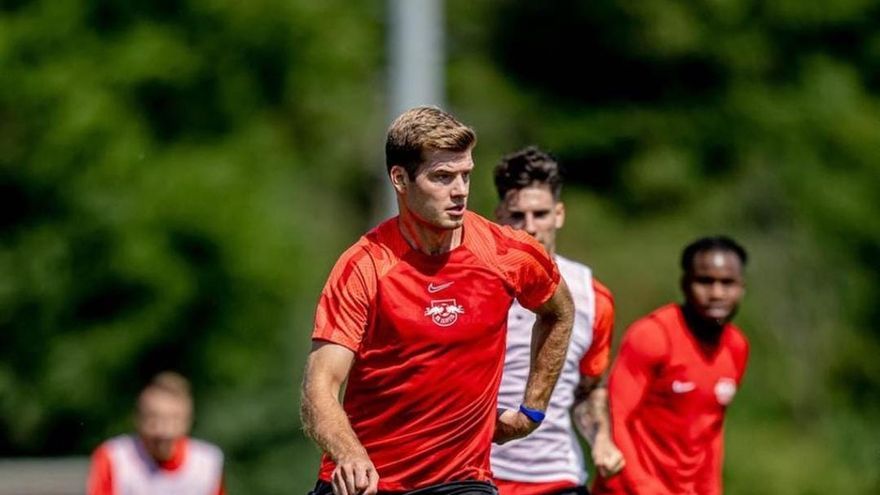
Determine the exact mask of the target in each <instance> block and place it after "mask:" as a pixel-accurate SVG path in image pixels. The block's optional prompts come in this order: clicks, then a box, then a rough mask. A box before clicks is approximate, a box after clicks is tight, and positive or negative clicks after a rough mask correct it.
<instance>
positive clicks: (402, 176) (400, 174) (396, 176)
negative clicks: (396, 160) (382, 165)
mask: <svg viewBox="0 0 880 495" xmlns="http://www.w3.org/2000/svg"><path fill="white" fill-rule="evenodd" d="M388 175H389V176H390V177H391V185H392V186H394V190H395V191H397V192H398V193H399V194H402V193H404V192H406V186H407V183H408V182H409V174H407V173H406V169H404V168H403V167H401V166H400V165H394V166H393V167H391V170H389V171H388Z"/></svg>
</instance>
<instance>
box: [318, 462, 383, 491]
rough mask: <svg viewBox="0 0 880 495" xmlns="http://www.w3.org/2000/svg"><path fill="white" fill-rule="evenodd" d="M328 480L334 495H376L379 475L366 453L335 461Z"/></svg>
mask: <svg viewBox="0 0 880 495" xmlns="http://www.w3.org/2000/svg"><path fill="white" fill-rule="evenodd" d="M330 480H331V484H332V485H333V494H334V495H376V492H377V491H378V489H379V473H378V472H377V471H376V468H375V466H373V462H372V461H370V458H369V457H368V456H367V453H366V452H363V453H357V454H352V455H347V456H345V457H340V458H339V459H337V460H336V469H334V470H333V475H332V476H331V478H330Z"/></svg>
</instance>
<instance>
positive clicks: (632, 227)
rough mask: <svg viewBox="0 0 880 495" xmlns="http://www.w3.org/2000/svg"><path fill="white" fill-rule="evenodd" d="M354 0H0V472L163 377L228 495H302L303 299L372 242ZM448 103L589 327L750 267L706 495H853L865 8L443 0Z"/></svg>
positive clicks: (872, 283)
mask: <svg viewBox="0 0 880 495" xmlns="http://www.w3.org/2000/svg"><path fill="white" fill-rule="evenodd" d="M385 9H386V6H385V5H384V3H383V2H379V1H376V0H372V1H366V2H342V1H338V0H325V1H323V2H309V1H302V0H285V1H281V0H251V1H249V2H217V1H210V0H176V1H175V0H149V1H146V0H137V1H135V0H131V1H122V0H52V1H48V0H0V197H2V199H3V206H2V209H0V274H2V275H0V456H6V457H10V456H11V457H21V456H58V455H86V454H88V453H89V452H90V451H91V449H92V448H94V447H95V446H96V445H97V444H98V443H99V442H100V441H101V440H102V439H103V438H105V437H107V436H110V435H113V434H118V433H120V432H123V431H127V430H128V429H130V426H131V411H132V405H133V403H134V398H135V395H136V393H137V391H138V390H139V388H140V387H141V386H142V385H143V384H144V383H145V382H146V381H147V380H148V378H149V377H150V376H151V375H152V374H153V373H155V372H156V371H159V370H162V369H166V368H171V369H176V370H179V371H181V372H183V373H185V374H186V375H187V376H189V377H190V378H191V379H192V381H193V383H194V388H195V390H196V392H197V397H196V400H197V422H196V430H195V434H196V435H197V436H201V437H204V438H206V439H209V440H212V441H214V442H216V443H218V444H219V445H221V446H222V447H223V449H224V450H225V452H226V455H227V478H228V480H227V481H228V486H229V491H230V493H233V494H236V493H247V494H270V493H293V492H297V493H301V492H304V491H305V490H307V489H308V488H309V487H310V486H311V485H312V484H313V483H314V476H315V473H316V467H317V461H318V452H317V450H316V448H315V447H313V446H312V444H311V443H310V442H308V441H307V440H305V439H304V438H303V436H302V433H301V430H300V424H299V419H298V412H297V411H298V390H297V387H298V384H299V380H300V376H301V367H302V363H303V358H304V356H305V353H306V351H307V349H308V343H309V333H310V330H311V319H312V315H313V309H314V304H315V302H316V300H317V295H318V292H319V290H320V287H321V286H322V284H323V282H324V279H325V277H326V276H327V274H328V273H329V270H330V267H331V265H332V263H333V261H334V260H335V259H336V257H337V256H338V255H339V254H340V253H341V252H342V251H343V250H344V249H345V248H346V247H347V246H348V245H349V244H350V243H352V242H354V241H355V240H356V239H357V237H358V236H359V235H360V234H361V233H363V231H365V230H366V229H368V228H369V227H370V226H371V225H372V224H373V223H374V222H375V220H376V216H375V213H374V212H376V211H377V210H378V209H379V208H380V207H381V205H380V204H379V203H381V198H382V194H381V193H380V192H379V191H380V188H381V187H383V182H382V181H383V180H384V178H383V177H382V172H383V170H384V166H383V154H382V146H383V140H384V131H385V127H386V126H387V123H388V120H389V116H388V115H386V110H385V107H386V101H387V100H386V95H385V91H386V90H385V87H386V85H385V79H386V66H387V60H386V55H385V43H386V34H387V29H388V26H387V21H386V12H385ZM446 15H447V19H446V50H447V60H448V63H447V69H448V74H447V81H446V83H447V87H448V105H447V106H448V108H449V109H451V110H452V111H453V113H455V114H456V115H457V116H458V117H459V118H461V119H462V120H463V121H465V122H467V123H469V124H472V125H473V126H474V127H475V128H476V129H477V132H478V135H479V139H480V143H479V145H478V147H477V150H476V160H477V164H478V168H477V172H476V175H475V178H474V184H473V190H472V200H471V205H472V209H474V210H476V211H478V212H481V213H483V214H485V215H490V214H491V211H492V209H493V207H494V202H495V197H494V194H493V191H492V188H491V168H492V166H493V165H494V163H495V162H496V161H497V160H498V158H499V157H500V156H501V155H502V154H504V153H506V152H508V151H511V150H513V149H515V148H519V147H521V146H523V145H526V144H538V145H540V146H542V147H544V148H546V149H548V150H550V151H551V152H553V153H554V154H555V155H556V156H557V157H558V158H559V159H560V160H561V162H562V163H563V164H564V165H566V166H567V169H568V178H569V185H568V187H567V189H566V191H565V192H564V199H565V201H566V203H567V206H568V223H567V225H566V227H565V229H564V231H563V233H562V234H561V238H560V243H561V245H560V251H561V252H563V253H564V254H566V255H567V256H570V257H573V258H575V259H580V260H584V261H586V262H588V263H589V264H591V265H593V267H594V269H595V271H596V273H597V274H598V276H599V277H600V278H602V279H603V280H604V281H605V282H606V283H607V284H608V285H609V286H610V287H611V288H612V290H613V291H614V292H615V294H616V298H617V307H618V324H617V329H618V332H621V331H623V329H624V328H625V327H626V325H628V324H629V323H631V322H632V321H634V320H635V319H636V318H638V317H639V316H641V315H642V314H644V313H646V312H648V311H650V310H651V309H653V308H655V307H657V306H659V305H661V304H663V303H665V302H668V301H670V300H677V299H678V298H679V296H678V290H677V284H678V276H679V275H678V268H677V259H678V256H679V251H680V249H681V248H682V247H683V246H684V244H686V243H687V242H689V241H690V240H692V239H693V238H695V237H697V236H699V235H703V234H711V233H727V234H730V235H733V236H735V237H736V238H738V239H739V240H741V241H742V242H743V243H744V244H745V245H746V246H747V248H748V249H749V251H750V253H751V255H752V261H751V263H750V266H749V268H748V277H749V289H748V294H747V298H746V301H745V303H744V305H743V309H742V312H741V315H740V317H739V320H738V322H739V323H740V324H741V326H743V327H744V328H745V330H746V332H747V334H748V335H749V337H750V339H751V341H752V347H753V350H752V359H751V364H750V368H749V371H748V373H747V378H746V381H745V384H744V386H743V388H742V390H741V391H740V393H739V394H738V397H737V401H736V402H735V403H734V406H733V407H732V408H731V410H730V414H729V418H728V423H727V440H728V445H727V462H726V466H725V480H726V486H727V489H728V493H731V494H757V493H767V494H779V495H787V494H792V495H794V494H820V493H852V494H874V493H878V492H880V462H878V461H880V429H878V428H877V426H876V425H877V421H878V420H880V360H878V358H877V356H878V354H880V330H878V329H877V328H878V327H877V321H880V309H878V308H880V305H878V304H877V301H880V262H878V259H880V194H878V191H880V160H878V155H880V2H878V1H876V0H838V1H836V2H801V1H794V0H778V1H775V2H757V1H754V0H688V1H683V2H666V1H660V0H643V1H640V2H626V1H623V0H596V1H591V2H579V1H572V0H561V1H559V2H553V3H552V4H550V3H546V5H545V4H542V3H540V2H527V1H523V0H504V1H497V0H496V1H488V0H469V1H464V0H448V2H447V3H446Z"/></svg>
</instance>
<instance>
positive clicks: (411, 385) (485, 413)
mask: <svg viewBox="0 0 880 495" xmlns="http://www.w3.org/2000/svg"><path fill="white" fill-rule="evenodd" d="M475 144H476V135H475V133H474V131H473V130H472V129H471V128H470V127H468V126H466V125H464V124H462V123H461V122H459V121H458V120H456V119H455V118H454V117H453V116H452V115H450V114H448V113H446V112H444V111H442V110H440V109H438V108H434V107H418V108H414V109H411V110H408V111H407V112H405V113H403V114H402V115H401V116H400V117H398V118H397V119H396V120H395V121H394V122H393V123H392V125H391V127H390V129H389V130H388V134H387V139H386V146H385V151H386V166H387V172H388V177H389V178H390V180H391V185H392V186H393V187H394V190H395V193H396V196H397V204H398V210H399V215H398V216H396V217H394V218H391V219H390V220H387V221H385V222H383V223H382V224H380V225H379V226H378V227H376V228H375V229H373V230H372V231H370V232H369V233H367V234H366V235H365V236H363V237H362V238H361V239H360V240H359V241H358V242H357V243H355V245H354V246H352V247H351V248H349V249H348V250H347V251H346V252H345V253H343V254H342V256H341V257H340V258H339V260H338V261H337V263H336V266H335V267H334V268H333V270H332V272H331V273H330V277H329V279H328V281H327V283H326V285H325V286H324V290H323V292H322V293H321V298H320V302H319V303H318V309H317V312H316V316H315V326H314V330H313V333H312V339H313V347H312V351H311V353H310V354H309V357H308V361H307V364H306V373H305V378H304V381H303V389H302V416H303V424H304V426H305V429H306V431H307V433H309V434H310V435H311V436H312V438H314V440H315V442H316V443H317V444H318V445H319V446H320V447H321V449H322V450H323V451H324V457H323V460H322V463H321V468H320V472H319V474H318V483H317V485H316V486H315V489H314V490H313V492H312V493H313V494H315V495H327V494H329V493H331V492H332V493H334V494H336V495H357V494H364V495H372V494H374V493H377V492H380V493H382V492H394V493H407V492H415V491H417V492H418V493H420V494H426V495H432V494H449V495H451V494H456V495H471V494H493V493H495V488H494V486H493V485H492V484H491V472H490V468H489V450H490V445H491V442H492V441H493V438H494V440H495V441H497V442H505V441H507V440H510V439H513V438H518V437H521V436H524V435H526V434H528V433H529V432H531V431H532V430H534V429H535V428H536V427H537V425H538V423H539V422H540V420H541V416H542V414H543V410H544V409H545V408H546V407H547V401H548V400H549V398H550V393H551V391H552V389H553V386H554V384H555V383H556V379H557V377H558V375H559V370H560V369H561V367H562V363H563V360H564V357H565V351H566V348H567V346H568V339H569V335H570V332H571V325H572V303H571V297H570V295H569V293H568V290H567V288H566V287H565V282H564V281H562V280H561V279H560V276H559V272H558V270H557V268H556V265H555V264H554V263H553V259H552V258H551V257H550V256H549V255H548V254H547V252H546V251H545V250H544V248H543V247H541V245H540V243H538V242H536V241H535V240H534V239H532V238H531V236H529V235H528V234H525V233H523V232H517V231H514V230H513V229H510V228H506V227H499V226H498V225H496V224H494V223H492V222H489V221H488V220H486V219H484V218H482V217H480V216H478V215H476V214H474V213H471V212H469V211H468V210H467V199H468V192H469V186H470V182H469V181H470V175H471V171H472V170H473V168H474V162H473V159H472V156H471V151H472V150H473V147H474V145H475ZM514 299H518V300H519V302H520V304H521V305H522V306H524V307H526V308H528V309H530V310H533V311H535V312H536V313H537V315H538V316H537V321H536V324H535V335H536V338H535V341H534V342H535V344H534V348H533V351H534V352H533V356H534V358H533V360H532V366H531V373H530V377H529V385H528V387H527V388H526V390H525V393H524V394H523V397H522V401H521V405H520V408H519V409H515V410H504V411H499V410H497V409H496V397H497V393H498V384H499V382H500V379H501V370H502V367H503V364H504V339H505V332H506V322H507V311H508V309H509V308H510V305H511V303H512V302H513V300H514ZM343 382H347V384H346V389H345V397H344V399H343V400H342V401H340V400H339V393H340V390H341V387H342V384H343Z"/></svg>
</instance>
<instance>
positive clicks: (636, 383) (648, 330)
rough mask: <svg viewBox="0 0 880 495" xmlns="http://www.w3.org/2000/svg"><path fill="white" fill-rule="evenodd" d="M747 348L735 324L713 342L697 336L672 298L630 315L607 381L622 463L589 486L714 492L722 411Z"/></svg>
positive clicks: (650, 493) (682, 494)
mask: <svg viewBox="0 0 880 495" xmlns="http://www.w3.org/2000/svg"><path fill="white" fill-rule="evenodd" d="M748 353H749V346H748V341H747V340H746V338H745V336H744V335H743V334H742V332H741V331H740V329H739V328H737V327H736V326H734V325H733V324H727V326H725V328H724V329H723V330H722V333H721V337H720V341H719V343H718V344H717V345H715V346H708V345H706V344H705V343H702V342H701V341H699V340H698V339H697V338H696V337H695V336H694V335H693V334H692V333H691V331H690V330H689V329H688V327H687V324H686V322H685V318H684V314H683V313H682V310H681V308H680V307H679V306H678V305H675V304H670V305H667V306H664V307H662V308H660V309H658V310H656V311H654V312H653V313H651V314H650V315H648V316H647V317H645V318H643V319H641V320H639V321H637V322H635V323H634V324H633V325H632V326H631V327H630V328H629V329H628V330H627V332H626V334H625V335H624V337H623V341H622V343H621V347H620V354H619V355H618V357H617V360H616V361H615V363H614V366H613V367H612V370H611V376H610V379H609V385H608V388H609V390H608V395H609V403H610V408H611V421H612V427H613V435H614V442H615V443H616V444H617V446H618V448H620V450H621V451H622V452H623V455H624V458H625V459H626V467H625V468H624V469H623V471H621V473H620V474H618V475H617V476H615V477H612V478H608V479H603V478H601V477H600V478H598V479H597V482H596V485H595V486H594V488H593V491H594V494H595V495H609V494H612V495H620V494H639V495H717V494H720V493H721V461H722V452H723V443H724V440H723V438H724V437H723V428H722V426H723V421H724V413H725V411H726V409H727V406H728V405H729V404H730V402H731V401H732V400H733V397H734V394H735V393H736V390H737V387H738V386H739V384H740V382H741V381H742V377H743V373H744V371H745V368H746V362H747V360H748Z"/></svg>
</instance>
